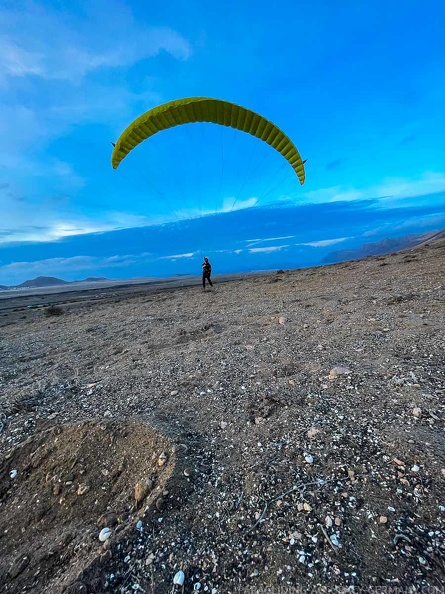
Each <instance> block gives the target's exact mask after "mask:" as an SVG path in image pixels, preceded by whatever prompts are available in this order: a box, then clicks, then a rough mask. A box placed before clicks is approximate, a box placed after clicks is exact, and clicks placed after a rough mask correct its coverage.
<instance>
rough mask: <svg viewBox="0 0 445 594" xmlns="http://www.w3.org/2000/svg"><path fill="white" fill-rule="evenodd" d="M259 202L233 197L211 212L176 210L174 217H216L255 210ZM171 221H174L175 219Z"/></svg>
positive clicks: (202, 209) (226, 199) (252, 199)
mask: <svg viewBox="0 0 445 594" xmlns="http://www.w3.org/2000/svg"><path fill="white" fill-rule="evenodd" d="M257 202H258V199H257V198H247V199H246V200H236V199H235V198H233V197H230V198H225V199H224V201H223V203H222V205H221V206H220V207H216V208H213V209H211V210H210V209H209V210H204V208H201V209H199V208H188V209H181V210H175V212H174V217H175V218H176V220H177V219H197V218H200V217H203V216H207V215H216V214H222V213H227V212H234V211H236V210H244V209H245V208H253V207H254V206H255V205H256V204H257ZM171 220H174V219H173V218H172V219H171Z"/></svg>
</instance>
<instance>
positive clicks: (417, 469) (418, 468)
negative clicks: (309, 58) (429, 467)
mask: <svg viewBox="0 0 445 594" xmlns="http://www.w3.org/2000/svg"><path fill="white" fill-rule="evenodd" d="M411 470H412V471H413V472H419V470H420V467H419V466H417V464H414V465H413V466H411Z"/></svg>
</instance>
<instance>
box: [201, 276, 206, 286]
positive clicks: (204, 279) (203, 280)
mask: <svg viewBox="0 0 445 594" xmlns="http://www.w3.org/2000/svg"><path fill="white" fill-rule="evenodd" d="M202 288H203V289H205V288H206V275H205V274H203V275H202Z"/></svg>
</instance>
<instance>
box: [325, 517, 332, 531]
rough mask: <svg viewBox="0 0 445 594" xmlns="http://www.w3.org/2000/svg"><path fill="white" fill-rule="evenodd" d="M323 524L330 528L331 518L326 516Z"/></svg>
mask: <svg viewBox="0 0 445 594" xmlns="http://www.w3.org/2000/svg"><path fill="white" fill-rule="evenodd" d="M324 523H325V524H326V528H331V526H332V518H331V517H330V516H326V518H325V519H324Z"/></svg>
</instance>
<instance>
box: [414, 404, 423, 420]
mask: <svg viewBox="0 0 445 594" xmlns="http://www.w3.org/2000/svg"><path fill="white" fill-rule="evenodd" d="M413 415H414V416H415V417H416V418H418V419H420V417H421V416H422V409H421V408H419V407H418V406H415V407H414V408H413Z"/></svg>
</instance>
